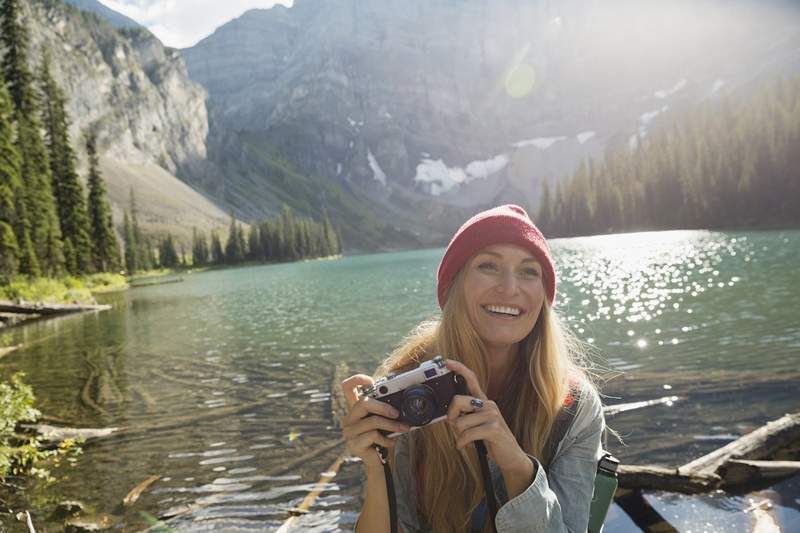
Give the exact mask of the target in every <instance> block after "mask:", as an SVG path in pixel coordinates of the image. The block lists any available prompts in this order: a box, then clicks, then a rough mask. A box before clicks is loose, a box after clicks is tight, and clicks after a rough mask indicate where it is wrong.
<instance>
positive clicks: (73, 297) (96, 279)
mask: <svg viewBox="0 0 800 533" xmlns="http://www.w3.org/2000/svg"><path fill="white" fill-rule="evenodd" d="M127 287H128V280H127V278H126V277H125V276H123V275H122V274H110V273H107V272H104V273H100V274H91V275H88V276H81V277H73V276H67V277H63V278H57V279H53V278H34V279H30V278H28V277H25V276H14V277H12V278H11V279H10V280H9V283H8V284H6V285H2V286H0V300H11V301H17V300H24V301H26V302H41V303H52V304H66V303H84V304H85V303H92V302H94V297H93V296H92V294H93V293H100V292H110V291H115V290H122V289H126V288H127Z"/></svg>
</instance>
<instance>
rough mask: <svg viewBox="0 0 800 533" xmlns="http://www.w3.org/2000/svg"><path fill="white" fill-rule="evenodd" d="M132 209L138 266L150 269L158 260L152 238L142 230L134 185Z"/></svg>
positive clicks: (131, 192) (141, 268)
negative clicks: (147, 236)
mask: <svg viewBox="0 0 800 533" xmlns="http://www.w3.org/2000/svg"><path fill="white" fill-rule="evenodd" d="M130 209H131V227H132V229H133V241H134V242H135V243H136V248H135V249H134V253H135V257H136V268H137V270H150V269H151V268H153V267H154V266H155V265H156V260H155V256H154V251H153V246H152V245H151V244H150V239H148V238H146V237H145V236H144V235H143V234H142V230H141V228H140V227H139V210H138V208H137V207H136V194H135V193H134V192H133V187H131V190H130Z"/></svg>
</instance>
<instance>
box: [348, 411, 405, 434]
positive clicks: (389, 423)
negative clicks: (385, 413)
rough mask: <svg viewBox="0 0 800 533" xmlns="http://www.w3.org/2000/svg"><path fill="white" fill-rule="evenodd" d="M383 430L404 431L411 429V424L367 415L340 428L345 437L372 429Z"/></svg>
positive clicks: (391, 431) (390, 431)
mask: <svg viewBox="0 0 800 533" xmlns="http://www.w3.org/2000/svg"><path fill="white" fill-rule="evenodd" d="M376 429H377V430H381V429H382V430H384V431H388V432H389V433H405V432H407V431H408V430H410V429H411V426H409V425H408V424H404V423H402V422H397V421H395V420H389V419H388V418H384V417H382V416H368V417H366V418H364V419H362V420H360V421H358V422H356V423H354V424H352V425H349V426H345V427H343V428H342V436H344V438H345V439H352V438H355V437H356V436H358V435H361V434H363V433H369V432H370V431H372V430H376Z"/></svg>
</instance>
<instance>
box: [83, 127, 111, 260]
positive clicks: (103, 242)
mask: <svg viewBox="0 0 800 533" xmlns="http://www.w3.org/2000/svg"><path fill="white" fill-rule="evenodd" d="M86 154H87V155H88V157H89V180H88V181H89V199H88V205H89V227H90V230H91V236H92V247H91V257H92V264H93V265H94V270H95V271H98V272H110V271H112V270H116V269H117V268H118V267H119V244H118V243H117V236H116V235H115V234H114V224H113V221H112V219H111V208H110V207H109V206H108V202H107V201H106V187H105V184H104V183H103V177H102V176H101V175H100V162H99V160H98V156H97V136H96V134H95V133H94V132H91V133H89V134H88V135H87V136H86Z"/></svg>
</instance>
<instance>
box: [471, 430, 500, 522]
mask: <svg viewBox="0 0 800 533" xmlns="http://www.w3.org/2000/svg"><path fill="white" fill-rule="evenodd" d="M475 449H476V450H477V451H478V462H479V463H480V464H481V475H482V476H483V489H484V491H485V492H486V505H487V507H488V508H489V517H490V518H491V524H492V531H497V529H496V526H495V523H494V519H495V518H496V517H497V498H496V497H495V495H494V484H492V474H491V473H490V472H489V461H488V459H487V452H486V445H485V444H484V443H483V441H482V440H476V441H475Z"/></svg>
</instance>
